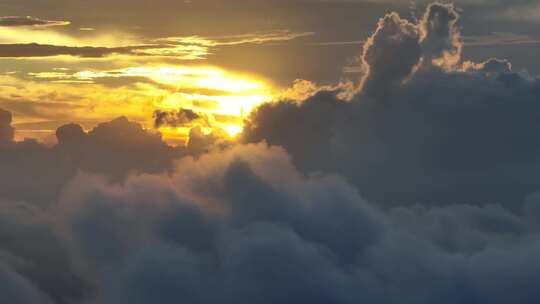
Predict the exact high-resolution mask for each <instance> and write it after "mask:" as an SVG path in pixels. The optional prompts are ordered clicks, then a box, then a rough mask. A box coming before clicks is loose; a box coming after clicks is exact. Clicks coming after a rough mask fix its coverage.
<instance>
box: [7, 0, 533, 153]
mask: <svg viewBox="0 0 540 304" xmlns="http://www.w3.org/2000/svg"><path fill="white" fill-rule="evenodd" d="M458 4H459V9H463V10H464V11H465V12H466V13H464V14H463V16H462V18H461V22H460V26H462V27H463V29H464V31H463V39H464V42H465V50H464V58H466V59H469V58H470V59H480V58H482V59H483V58H485V57H502V58H506V59H509V60H510V61H512V63H513V67H514V69H515V70H518V71H519V70H522V69H526V70H527V71H528V72H529V73H537V72H538V71H540V64H539V63H538V62H537V61H536V60H534V59H535V56H536V54H537V53H538V52H539V50H540V48H539V47H540V34H539V33H538V31H537V29H538V24H539V23H540V17H538V15H539V13H538V11H539V10H540V8H539V7H538V5H537V3H536V2H535V1H512V4H511V5H509V3H508V2H507V1H487V0H486V1H482V0H477V1H461V2H458ZM424 7H425V3H423V2H421V1H416V2H411V1H408V0H403V1H400V0H395V1H392V0H388V1H360V0H358V1H339V0H335V1H316V0H314V1H296V0H295V1H285V0H255V1H251V0H250V1H243V0H234V1H223V0H197V1H172V0H171V1H168V0H160V1H152V2H149V1H143V0H135V1H132V0H131V1H127V0H126V1H101V0H98V1H81V0H75V1H61V0H45V1H21V0H16V1H15V0H3V1H1V3H0V12H2V15H4V16H3V17H0V58H1V59H0V73H1V76H0V77H1V78H0V86H1V88H2V89H1V90H0V107H2V108H5V109H7V110H9V111H11V112H12V113H13V116H14V125H15V127H16V129H17V134H16V135H17V138H18V139H23V138H26V137H30V138H38V139H40V140H42V141H46V142H47V141H54V136H53V133H54V131H55V130H56V128H57V127H59V126H60V125H62V124H65V123H68V122H76V123H79V124H82V125H83V126H84V127H85V128H86V129H88V128H91V127H93V126H95V125H96V123H98V122H101V121H103V120H109V119H112V118H115V117H118V116H122V115H124V116H127V117H129V118H130V119H133V120H135V121H138V122H140V123H142V124H144V125H145V126H146V127H147V128H152V126H153V125H152V113H153V112H154V111H155V110H164V111H170V110H174V109H176V110H177V109H178V108H183V109H190V110H194V111H196V112H197V113H201V114H204V117H205V120H204V121H200V120H199V121H196V122H193V123H191V124H188V125H183V126H177V127H165V128H163V129H162V130H161V131H162V132H163V133H164V135H165V137H166V138H167V140H168V141H169V142H170V143H174V144H180V145H181V144H184V142H185V140H186V139H187V134H188V133H189V128H190V127H193V126H196V125H201V126H202V127H203V128H204V129H205V132H210V130H211V129H216V128H221V129H224V130H225V131H227V133H229V134H230V135H236V134H237V133H238V132H239V131H240V130H241V126H242V124H243V122H242V121H243V119H244V118H245V116H247V115H248V114H249V113H250V111H251V110H252V109H253V107H254V106H255V105H258V104H261V103H263V102H267V101H270V100H272V99H276V96H281V95H280V94H281V93H282V92H283V90H286V89H288V88H290V87H292V86H293V83H294V81H295V80H297V79H304V80H309V81H310V82H313V83H316V84H317V85H328V84H335V83H337V82H339V81H343V80H352V81H355V80H357V79H359V78H360V76H359V74H358V72H359V68H358V67H359V63H358V57H359V54H360V53H361V51H362V45H363V42H362V41H364V40H365V39H366V38H367V37H368V36H369V35H370V34H371V33H372V32H373V30H374V27H373V25H374V24H375V23H376V22H377V20H378V18H379V17H380V16H381V15H383V14H384V13H386V12H388V11H391V10H393V11H397V12H400V13H401V14H402V15H405V16H407V17H408V18H419V17H420V16H421V14H422V13H423V9H424ZM535 12H537V13H535Z"/></svg>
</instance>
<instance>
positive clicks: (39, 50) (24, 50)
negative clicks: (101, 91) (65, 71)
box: [0, 43, 151, 58]
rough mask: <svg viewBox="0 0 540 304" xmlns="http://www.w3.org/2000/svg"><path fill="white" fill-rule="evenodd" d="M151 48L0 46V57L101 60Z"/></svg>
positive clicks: (40, 45) (31, 44) (42, 45)
mask: <svg viewBox="0 0 540 304" xmlns="http://www.w3.org/2000/svg"><path fill="white" fill-rule="evenodd" d="M148 48H151V47H150V46H128V47H116V48H109V47H91V46H86V47H85V46H81V47H75V46H60V45H48V44H37V43H29V44H0V57H8V58H31V57H50V56H74V57H83V58H101V57H105V56H110V55H114V54H128V55H129V54H131V55H134V54H135V52H136V51H139V50H144V49H148Z"/></svg>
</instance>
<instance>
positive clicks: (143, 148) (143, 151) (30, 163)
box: [0, 111, 198, 206]
mask: <svg viewBox="0 0 540 304" xmlns="http://www.w3.org/2000/svg"><path fill="white" fill-rule="evenodd" d="M1 113H3V114H2V115H1V117H2V118H3V120H4V121H3V123H4V124H3V125H2V124H0V130H2V131H3V132H4V133H7V132H6V131H5V130H7V131H10V132H11V133H10V134H8V135H11V138H8V137H7V136H6V137H5V138H3V139H2V141H1V142H0V164H1V166H2V168H3V170H2V172H0V186H1V187H0V188H1V190H0V197H1V198H3V199H10V200H16V201H17V200H23V201H28V202H32V203H34V204H36V205H40V206H41V205H48V204H50V203H51V202H52V201H53V200H54V199H55V197H57V196H58V194H59V193H60V192H61V190H62V188H63V187H64V186H65V184H66V183H67V181H69V180H70V179H71V178H73V177H74V176H75V175H76V174H77V171H78V170H83V171H85V172H91V173H94V174H99V175H104V176H107V178H108V179H111V180H119V179H122V178H124V177H126V176H128V175H129V174H130V173H134V172H140V173H142V172H147V173H151V172H153V173H159V172H165V171H167V170H168V169H170V168H172V163H173V160H174V159H176V158H179V157H182V156H183V155H186V154H187V151H188V150H186V149H184V148H183V147H178V148H175V147H170V146H168V145H167V144H165V143H164V142H163V141H162V139H161V136H160V135H159V134H152V133H149V132H147V131H146V130H144V129H143V128H142V127H141V125H139V124H137V123H134V122H130V121H128V120H127V119H126V118H123V117H121V118H118V119H115V120H113V121H111V122H108V123H102V124H99V125H97V126H96V127H95V128H93V129H92V130H90V131H89V132H85V131H84V130H83V128H82V127H81V126H80V125H77V124H67V125H64V126H61V127H60V128H58V129H57V131H56V137H57V139H58V144H56V145H53V146H52V147H47V146H45V145H43V144H40V143H38V142H36V141H34V140H25V141H22V142H15V141H12V139H13V136H12V135H13V127H11V125H10V124H9V123H7V122H8V121H9V120H8V119H7V118H10V116H8V114H9V113H8V112H6V111H2V112H1ZM6 113H7V114H6ZM189 151H191V152H193V153H197V152H198V151H197V150H194V149H191V150H189ZM22 176H32V178H29V179H26V178H25V179H20V178H17V177H22Z"/></svg>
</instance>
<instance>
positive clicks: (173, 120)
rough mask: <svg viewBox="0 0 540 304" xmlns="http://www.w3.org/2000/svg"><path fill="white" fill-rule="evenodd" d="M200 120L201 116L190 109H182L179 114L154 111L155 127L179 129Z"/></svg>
mask: <svg viewBox="0 0 540 304" xmlns="http://www.w3.org/2000/svg"><path fill="white" fill-rule="evenodd" d="M199 118H201V116H200V115H199V114H197V113H195V112H194V111H193V110H189V109H180V110H178V111H177V112H174V111H173V112H164V111H161V110H156V111H154V127H155V128H160V127H162V126H165V125H167V126H172V127H177V126H181V125H184V124H187V123H190V122H192V121H194V120H197V119H199Z"/></svg>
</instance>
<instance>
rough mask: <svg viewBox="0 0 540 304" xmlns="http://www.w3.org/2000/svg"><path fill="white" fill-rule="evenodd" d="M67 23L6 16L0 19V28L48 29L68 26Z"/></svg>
mask: <svg viewBox="0 0 540 304" xmlns="http://www.w3.org/2000/svg"><path fill="white" fill-rule="evenodd" d="M69 24H70V22H69V21H54V20H43V19H39V18H34V17H30V16H25V17H20V16H6V17H0V26H35V27H49V26H62V25H69Z"/></svg>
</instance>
